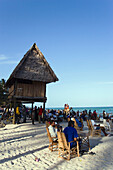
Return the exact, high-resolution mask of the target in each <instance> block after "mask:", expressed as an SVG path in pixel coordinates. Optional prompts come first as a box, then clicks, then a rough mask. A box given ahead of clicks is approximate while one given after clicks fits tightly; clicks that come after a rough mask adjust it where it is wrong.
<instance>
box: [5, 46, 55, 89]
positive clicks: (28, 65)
mask: <svg viewBox="0 0 113 170" xmlns="http://www.w3.org/2000/svg"><path fill="white" fill-rule="evenodd" d="M14 79H21V80H30V81H41V82H46V83H51V82H56V81H58V78H57V77H56V75H55V73H54V72H53V70H52V68H51V67H50V65H49V64H48V62H47V61H46V59H45V57H44V55H43V54H42V53H41V51H40V50H39V49H38V47H37V45H36V44H35V43H34V44H33V46H32V47H31V48H30V50H29V51H28V52H27V53H26V54H25V55H24V57H23V58H22V60H21V61H20V62H19V64H18V65H17V66H16V68H15V69H14V71H13V72H12V74H11V75H10V77H9V79H8V80H7V82H6V85H7V86H8V85H9V84H11V81H12V80H14Z"/></svg>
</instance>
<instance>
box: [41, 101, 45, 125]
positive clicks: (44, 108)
mask: <svg viewBox="0 0 113 170" xmlns="http://www.w3.org/2000/svg"><path fill="white" fill-rule="evenodd" d="M44 114H45V102H44V103H43V116H42V121H43V123H44Z"/></svg>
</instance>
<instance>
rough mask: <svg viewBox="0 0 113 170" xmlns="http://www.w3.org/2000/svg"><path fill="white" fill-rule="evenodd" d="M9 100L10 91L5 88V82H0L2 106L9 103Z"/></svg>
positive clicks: (0, 104)
mask: <svg viewBox="0 0 113 170" xmlns="http://www.w3.org/2000/svg"><path fill="white" fill-rule="evenodd" d="M7 99H8V89H6V87H5V80H4V79H1V80H0V106H2V105H3V104H4V103H6V102H7Z"/></svg>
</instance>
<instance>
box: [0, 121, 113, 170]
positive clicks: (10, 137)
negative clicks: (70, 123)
mask: <svg viewBox="0 0 113 170" xmlns="http://www.w3.org/2000/svg"><path fill="white" fill-rule="evenodd" d="M62 125H63V127H64V126H66V125H67V123H63V124H62ZM48 144H49V141H48V137H47V132H46V128H45V124H39V123H38V122H37V123H36V122H35V125H32V124H31V122H29V123H24V124H18V125H12V124H9V125H6V126H5V127H4V128H1V129H0V170H7V169H14V170H39V169H40V170H43V169H48V170H50V169H51V170H52V169H60V170H66V169H71V170H83V169H84V170H90V169H91V170H112V169H113V136H110V137H101V138H98V137H90V145H91V151H92V152H94V153H95V154H94V155H91V154H89V153H85V154H84V155H83V156H80V157H76V158H73V159H71V160H70V161H66V160H64V159H61V158H58V152H57V151H55V152H50V151H49V149H48ZM35 157H37V158H38V159H40V161H39V162H36V161H35Z"/></svg>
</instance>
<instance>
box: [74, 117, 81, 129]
mask: <svg viewBox="0 0 113 170" xmlns="http://www.w3.org/2000/svg"><path fill="white" fill-rule="evenodd" d="M75 120H76V122H77V124H78V127H82V123H81V122H79V120H78V119H76V118H75Z"/></svg>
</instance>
